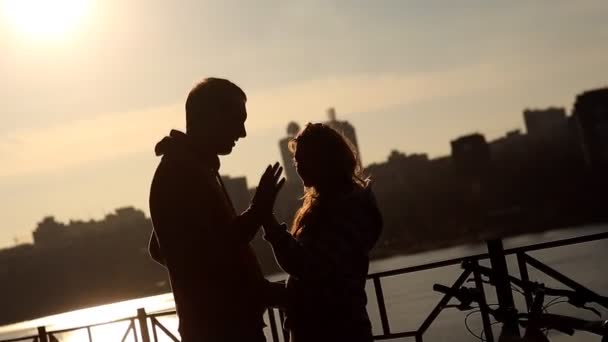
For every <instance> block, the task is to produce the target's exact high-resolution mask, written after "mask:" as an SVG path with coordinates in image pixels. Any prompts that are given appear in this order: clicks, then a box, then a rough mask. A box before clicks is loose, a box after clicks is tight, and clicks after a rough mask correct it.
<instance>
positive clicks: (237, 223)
mask: <svg viewBox="0 0 608 342" xmlns="http://www.w3.org/2000/svg"><path fill="white" fill-rule="evenodd" d="M161 164H162V163H161ZM157 172H158V174H157V176H156V177H155V181H154V182H153V184H152V194H151V196H153V197H154V200H151V210H153V211H155V212H156V213H157V215H156V218H157V220H159V221H161V222H159V224H156V222H154V225H155V231H154V233H155V235H156V237H157V242H158V245H159V247H160V248H158V250H159V251H160V253H157V248H156V247H157V246H155V243H154V239H151V241H150V254H151V255H152V257H153V258H154V259H155V260H157V261H158V259H156V258H155V257H154V256H155V255H157V256H159V257H160V259H161V261H167V259H168V258H182V257H183V255H184V254H188V255H195V254H198V255H200V256H201V257H204V256H206V255H210V256H215V255H217V253H220V254H221V252H222V250H223V249H225V246H226V245H228V244H234V243H243V244H248V243H249V242H250V241H251V239H252V238H253V236H254V235H255V233H256V232H257V229H258V228H257V227H258V226H259V225H257V226H256V220H255V217H253V215H251V214H250V213H249V211H246V212H245V213H243V214H242V215H239V216H236V217H235V218H234V220H233V222H231V223H230V224H228V225H226V224H225V223H219V222H217V219H216V214H215V213H214V209H213V208H216V207H217V203H214V202H216V201H217V200H218V198H216V197H215V196H214V195H211V194H212V193H213V191H214V190H213V186H216V185H215V184H214V182H215V179H214V178H213V175H209V179H205V178H204V176H202V175H201V176H200V177H201V179H197V180H192V179H189V178H188V177H189V176H190V177H191V176H192V175H190V174H188V173H186V174H182V173H181V172H180V170H179V169H178V168H176V167H175V165H173V164H171V163H166V164H165V165H163V166H161V169H159V171H157ZM197 177H199V175H197ZM194 181H197V182H202V187H193V186H192V184H191V183H192V182H194ZM221 225H224V226H221ZM160 227H162V229H161V228H160ZM185 252H187V253H185ZM163 259H164V260H163ZM209 261H210V262H214V261H215V260H209Z"/></svg>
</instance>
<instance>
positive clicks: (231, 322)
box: [150, 131, 266, 341]
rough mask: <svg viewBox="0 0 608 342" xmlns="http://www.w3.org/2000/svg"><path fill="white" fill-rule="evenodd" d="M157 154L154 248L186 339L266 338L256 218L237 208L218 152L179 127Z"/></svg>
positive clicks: (152, 205) (152, 198)
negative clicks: (201, 147)
mask: <svg viewBox="0 0 608 342" xmlns="http://www.w3.org/2000/svg"><path fill="white" fill-rule="evenodd" d="M155 152H156V154H157V155H158V156H162V159H161V162H160V163H159V165H158V167H157V169H156V173H155V175H154V179H153V181H152V186H151V190H150V212H151V217H152V223H153V235H152V239H151V244H150V253H151V254H152V255H153V256H156V257H155V259H156V260H159V261H160V262H161V263H162V264H164V265H165V266H166V267H167V270H168V272H169V278H170V280H171V287H172V290H173V294H174V297H175V303H176V308H177V314H178V317H179V320H180V325H179V331H180V334H181V335H182V338H183V341H203V340H210V341H232V340H239V339H243V338H246V339H248V340H252V341H257V340H259V341H263V340H264V339H263V333H262V328H263V321H262V314H263V311H264V303H263V298H262V297H263V296H261V295H260V293H262V292H263V288H264V286H265V284H266V282H265V280H264V278H263V275H262V272H261V270H260V267H259V264H258V262H257V259H256V257H255V255H254V253H253V251H252V249H251V247H250V245H249V242H250V241H251V238H252V237H253V235H254V234H255V232H256V231H257V228H258V227H257V225H256V223H255V222H253V221H252V219H251V217H250V216H251V215H248V212H245V213H243V214H241V215H237V214H236V213H235V212H234V208H233V207H232V204H231V202H230V198H229V197H228V196H227V193H226V191H225V188H224V186H223V184H222V182H221V178H220V177H219V175H218V169H219V159H218V158H217V156H215V155H205V154H203V153H200V152H199V151H197V150H196V149H195V148H194V147H193V146H192V145H191V144H190V143H189V139H188V137H187V136H186V135H185V134H184V133H182V132H179V131H172V132H171V134H170V135H169V136H167V137H165V138H163V139H162V140H161V141H160V142H159V143H158V144H157V145H156V148H155ZM235 326H237V327H239V329H234V327H235Z"/></svg>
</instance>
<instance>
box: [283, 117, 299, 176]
mask: <svg viewBox="0 0 608 342" xmlns="http://www.w3.org/2000/svg"><path fill="white" fill-rule="evenodd" d="M299 132H300V126H299V125H298V124H297V123H295V122H293V121H292V122H290V123H289V124H288V125H287V136H286V137H285V138H283V139H281V140H279V149H280V150H281V158H282V159H283V170H284V171H285V178H287V181H288V182H298V180H299V179H300V177H298V173H297V171H296V166H295V164H294V162H293V155H292V153H291V151H289V142H290V141H291V140H292V139H293V138H294V137H295V136H296V135H298V133H299Z"/></svg>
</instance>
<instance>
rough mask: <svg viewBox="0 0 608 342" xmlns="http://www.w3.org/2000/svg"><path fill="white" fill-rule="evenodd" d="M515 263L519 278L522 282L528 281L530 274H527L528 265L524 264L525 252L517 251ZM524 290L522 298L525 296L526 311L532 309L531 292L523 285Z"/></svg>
mask: <svg viewBox="0 0 608 342" xmlns="http://www.w3.org/2000/svg"><path fill="white" fill-rule="evenodd" d="M517 265H518V266H519V274H520V275H521V280H522V281H523V282H524V283H528V282H529V281H530V276H529V275H528V265H527V264H526V253H524V252H520V253H517ZM523 290H524V298H526V308H527V309H528V311H530V310H531V309H532V293H531V292H530V289H529V288H528V287H527V286H525V287H524V288H523Z"/></svg>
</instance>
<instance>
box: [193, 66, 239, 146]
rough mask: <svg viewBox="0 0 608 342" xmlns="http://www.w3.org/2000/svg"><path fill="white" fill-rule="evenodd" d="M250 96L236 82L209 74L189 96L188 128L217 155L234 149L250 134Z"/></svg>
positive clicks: (197, 140)
mask: <svg viewBox="0 0 608 342" xmlns="http://www.w3.org/2000/svg"><path fill="white" fill-rule="evenodd" d="M246 102H247V96H246V95H245V92H243V90H242V89H241V88H239V87H238V86H237V85H236V84H234V83H232V82H230V81H228V80H225V79H221V78H207V79H205V80H203V81H202V82H200V83H199V84H197V85H196V86H195V87H194V88H192V90H191V91H190V93H189V94H188V99H187V100H186V130H187V134H188V136H189V137H191V138H192V139H193V141H194V142H195V144H197V145H198V146H200V147H201V148H202V149H204V150H206V151H209V152H212V153H214V154H217V155H226V154H229V153H230V152H231V151H232V148H233V147H234V145H235V143H236V141H237V140H238V139H239V138H244V137H245V136H246V135H247V132H246V130H245V120H247V109H246V107H245V103H246Z"/></svg>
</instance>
